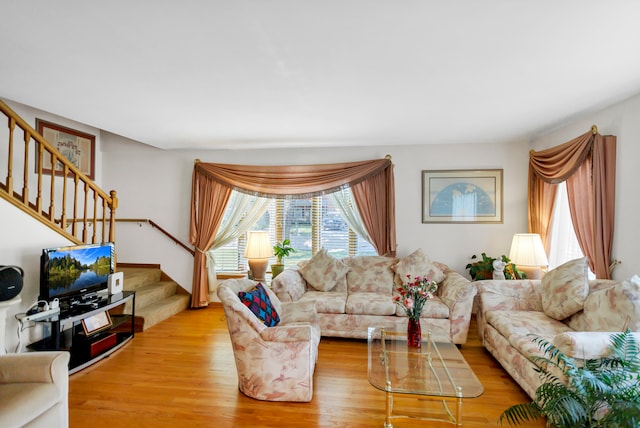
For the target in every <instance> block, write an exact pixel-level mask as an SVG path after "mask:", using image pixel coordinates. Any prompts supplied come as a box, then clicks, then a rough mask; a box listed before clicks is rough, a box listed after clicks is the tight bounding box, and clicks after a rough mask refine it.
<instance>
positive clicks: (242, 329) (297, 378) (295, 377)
mask: <svg viewBox="0 0 640 428" xmlns="http://www.w3.org/2000/svg"><path fill="white" fill-rule="evenodd" d="M255 287H256V282H254V281H251V280H249V279H229V280H226V281H223V282H222V283H221V284H220V286H219V287H218V292H217V293H218V297H219V298H220V301H221V302H222V305H223V307H224V312H225V316H226V319H227V326H228V328H229V335H230V337H231V343H232V345H233V353H234V357H235V360H236V370H237V372H238V388H239V389H240V391H241V392H242V393H244V394H245V395H247V396H249V397H252V398H255V399H258V400H266V401H298V402H304V401H311V399H312V397H313V374H314V371H315V365H316V361H317V358H318V345H319V343H320V327H319V325H318V319H317V314H316V308H315V304H313V303H311V302H307V303H281V302H280V300H279V299H278V297H277V296H276V295H275V294H274V293H273V292H272V291H271V290H270V289H269V288H268V287H264V290H266V294H267V295H268V297H269V298H268V300H269V301H270V303H271V304H272V306H273V309H275V311H276V312H277V315H278V316H279V318H280V321H279V323H277V325H275V326H272V327H268V326H267V325H265V324H264V322H263V321H262V320H261V319H259V318H258V316H257V315H256V314H254V312H252V311H251V310H250V309H249V307H248V306H246V305H245V304H244V303H243V302H242V301H241V299H240V297H239V293H240V292H248V291H252V290H255Z"/></svg>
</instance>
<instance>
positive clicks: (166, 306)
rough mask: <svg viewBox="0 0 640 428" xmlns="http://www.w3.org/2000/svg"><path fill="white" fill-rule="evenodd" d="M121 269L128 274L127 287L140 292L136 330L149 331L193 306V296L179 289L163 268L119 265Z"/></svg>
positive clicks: (126, 288) (125, 282)
mask: <svg viewBox="0 0 640 428" xmlns="http://www.w3.org/2000/svg"><path fill="white" fill-rule="evenodd" d="M118 271H120V272H122V273H123V274H124V281H123V288H124V289H125V290H129V291H135V292H136V299H135V300H136V301H135V305H136V308H135V314H136V331H138V332H139V331H143V330H146V329H147V328H149V327H151V326H153V325H155V324H157V323H159V322H161V321H164V320H165V319H167V318H170V317H172V316H173V315H175V314H177V313H178V312H181V311H183V310H185V309H186V308H188V307H189V304H190V302H191V296H190V295H189V294H186V293H184V292H179V291H181V289H180V287H179V286H178V284H176V283H175V281H172V280H171V279H168V277H167V276H166V275H164V274H163V273H162V271H161V270H160V269H159V268H156V267H149V266H144V267H136V266H126V267H120V266H119V268H118ZM127 305H130V303H127ZM127 310H130V309H129V308H128V307H127Z"/></svg>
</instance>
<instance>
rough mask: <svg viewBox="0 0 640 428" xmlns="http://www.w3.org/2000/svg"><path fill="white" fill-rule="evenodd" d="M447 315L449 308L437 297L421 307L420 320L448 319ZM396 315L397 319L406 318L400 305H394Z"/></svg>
mask: <svg viewBox="0 0 640 428" xmlns="http://www.w3.org/2000/svg"><path fill="white" fill-rule="evenodd" d="M449 314H450V312H449V307H448V306H447V305H446V304H445V303H444V302H443V301H442V299H441V298H440V297H438V296H433V298H431V299H429V300H428V301H427V302H426V303H425V304H424V306H423V307H422V313H421V314H420V318H431V319H448V318H449ZM396 315H397V316H399V317H406V316H407V313H406V312H405V310H404V309H403V308H401V307H400V305H396Z"/></svg>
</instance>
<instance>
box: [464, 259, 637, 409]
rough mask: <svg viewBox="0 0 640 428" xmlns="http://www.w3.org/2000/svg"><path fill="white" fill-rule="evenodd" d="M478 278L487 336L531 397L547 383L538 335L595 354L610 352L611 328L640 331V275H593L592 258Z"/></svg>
mask: <svg viewBox="0 0 640 428" xmlns="http://www.w3.org/2000/svg"><path fill="white" fill-rule="evenodd" d="M474 284H475V285H476V287H477V288H478V296H479V304H478V312H477V320H478V330H479V334H480V337H481V339H482V342H483V344H484V346H485V348H486V349H487V350H488V351H489V352H490V353H491V354H492V355H493V356H494V357H495V358H496V360H497V361H498V362H499V363H500V364H501V365H502V366H503V367H504V369H505V370H506V371H507V372H508V373H509V374H510V375H511V377H513V379H514V380H515V381H516V382H518V384H519V385H520V386H521V387H522V389H523V390H524V391H525V392H526V393H527V394H528V395H529V396H530V397H531V398H534V397H535V391H536V389H537V388H538V386H540V383H541V380H540V378H539V374H538V373H537V372H536V371H535V368H536V366H535V364H534V363H533V362H532V360H531V357H533V356H542V355H543V353H542V352H541V350H540V349H539V347H538V345H537V344H535V343H534V342H533V338H534V337H535V336H538V337H542V338H544V339H546V340H547V341H549V342H551V343H553V344H554V345H555V346H556V347H557V348H558V349H559V350H560V351H562V352H563V353H564V354H565V355H568V356H570V357H573V358H577V359H589V358H600V357H602V356H604V355H606V353H607V351H608V347H609V343H610V342H609V338H610V336H611V333H613V332H620V331H624V330H626V329H627V328H629V329H631V330H632V331H634V332H637V331H640V278H638V277H637V276H635V277H633V278H632V279H630V280H628V281H623V282H616V281H612V280H588V277H587V260H586V258H583V259H577V260H572V261H570V262H567V263H565V264H564V265H562V266H560V267H558V268H556V269H554V270H552V271H550V272H549V273H547V274H546V275H545V276H544V277H543V278H542V279H541V280H506V281H505V280H485V281H477V282H475V283H474ZM636 337H637V338H639V339H640V334H636Z"/></svg>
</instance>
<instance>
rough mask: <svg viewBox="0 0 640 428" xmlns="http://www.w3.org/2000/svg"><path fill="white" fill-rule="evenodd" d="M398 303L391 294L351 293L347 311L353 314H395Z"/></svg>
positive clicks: (348, 298)
mask: <svg viewBox="0 0 640 428" xmlns="http://www.w3.org/2000/svg"><path fill="white" fill-rule="evenodd" d="M395 311H396V304H395V303H393V301H392V300H391V294H380V293H349V296H348V297H347V306H346V308H345V312H346V313H348V314H352V315H393V314H394V313H395Z"/></svg>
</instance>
